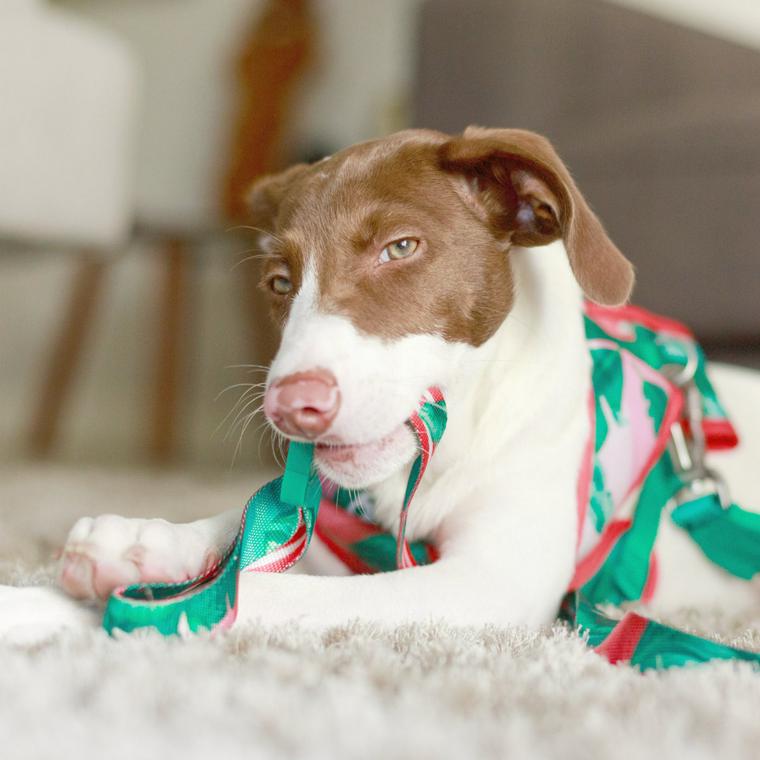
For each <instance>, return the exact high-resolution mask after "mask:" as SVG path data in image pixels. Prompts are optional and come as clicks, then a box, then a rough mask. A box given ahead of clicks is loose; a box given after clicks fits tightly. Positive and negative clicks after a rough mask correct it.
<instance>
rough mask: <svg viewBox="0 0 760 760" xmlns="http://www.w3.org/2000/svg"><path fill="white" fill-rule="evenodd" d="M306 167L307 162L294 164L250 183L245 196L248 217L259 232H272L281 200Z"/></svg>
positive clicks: (307, 167)
mask: <svg viewBox="0 0 760 760" xmlns="http://www.w3.org/2000/svg"><path fill="white" fill-rule="evenodd" d="M308 169H309V165H308V164H296V165H295V166H291V167H290V168H289V169H286V170H285V171H283V172H280V173H279V174H268V175H266V176H264V177H260V178H259V179H257V180H256V181H255V182H254V183H253V185H251V188H250V189H249V190H248V193H247V197H246V202H247V205H248V210H249V218H250V220H251V222H252V223H253V224H254V225H255V226H256V227H257V228H258V229H259V231H260V232H274V230H275V228H276V226H277V217H278V215H279V213H280V207H281V205H282V202H283V200H284V199H285V198H286V197H287V195H288V192H289V191H290V190H291V189H292V188H293V186H294V185H295V184H296V183H297V182H298V180H299V179H301V177H302V176H303V174H304V173H305V172H306V171H307V170H308Z"/></svg>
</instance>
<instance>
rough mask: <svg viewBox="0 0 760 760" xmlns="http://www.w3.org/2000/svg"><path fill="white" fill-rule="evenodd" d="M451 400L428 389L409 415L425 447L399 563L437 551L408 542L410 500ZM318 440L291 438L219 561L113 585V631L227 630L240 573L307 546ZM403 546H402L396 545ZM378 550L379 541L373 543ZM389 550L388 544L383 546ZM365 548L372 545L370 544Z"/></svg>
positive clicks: (402, 528)
mask: <svg viewBox="0 0 760 760" xmlns="http://www.w3.org/2000/svg"><path fill="white" fill-rule="evenodd" d="M446 419H447V415H446V403H445V401H444V399H443V394H442V393H441V392H440V390H438V389H437V388H431V389H429V390H428V391H427V392H426V393H425V394H424V395H423V397H422V399H421V400H420V406H419V408H418V409H417V411H416V412H415V413H414V414H412V416H411V417H410V418H409V420H408V425H409V427H410V428H411V430H412V432H413V433H414V435H415V437H416V439H417V442H418V447H419V454H418V455H417V457H416V458H415V460H414V462H413V464H412V469H411V472H410V474H409V480H408V483H407V487H406V492H405V495H404V501H403V504H402V508H401V515H400V519H399V528H398V535H397V538H396V539H395V540H394V539H393V538H392V537H390V536H389V538H390V539H391V542H392V544H393V550H394V552H395V557H396V565H397V566H398V567H399V568H403V567H412V566H414V565H418V564H426V563H427V562H428V561H431V560H433V559H435V558H436V557H437V555H436V553H435V552H434V551H431V550H430V549H429V548H428V547H427V546H425V545H424V544H423V543H422V542H415V543H414V544H411V545H410V544H409V542H407V540H406V518H407V514H408V511H409V505H410V504H411V502H412V499H413V498H414V494H415V493H416V491H417V488H418V486H419V484H420V482H421V481H422V477H423V475H424V474H425V469H426V468H427V466H428V464H429V462H430V459H431V457H432V456H433V453H434V451H435V447H436V446H437V444H438V442H439V441H440V440H441V437H442V436H443V432H444V430H445V428H446ZM313 457H314V446H313V444H306V443H297V442H291V443H290V445H289V447H288V456H287V460H286V464H285V473H284V474H283V476H282V477H279V478H276V479H275V480H273V481H271V482H270V483H267V484H266V485H265V486H263V487H262V488H261V489H259V490H258V491H257V492H256V493H255V494H254V495H253V496H252V497H251V498H250V499H249V500H248V503H247V504H246V506H245V508H244V510H243V516H242V518H241V521H240V529H239V530H238V533H237V536H236V538H235V540H234V541H233V543H232V545H231V546H230V547H229V548H228V549H227V551H226V552H225V553H224V555H223V556H222V558H221V560H220V561H219V562H218V563H217V564H216V565H214V566H213V567H212V568H210V569H209V570H208V571H206V572H205V573H203V574H202V575H199V576H198V577H196V578H193V579H191V580H188V581H185V582H183V583H150V584H145V583H140V584H135V585H131V586H127V587H125V588H120V589H117V590H116V591H114V593H113V594H112V595H111V597H110V598H109V600H108V603H107V604H106V609H105V614H104V617H103V627H104V628H105V629H106V631H108V633H113V632H114V631H116V630H120V631H125V632H131V631H135V630H137V629H140V628H153V629H155V630H157V631H159V632H160V633H162V634H164V635H167V636H168V635H172V634H179V635H180V636H187V635H190V634H193V633H198V632H200V631H203V630H206V631H215V630H219V629H222V630H224V629H227V628H229V627H230V626H231V625H232V624H233V623H234V622H235V617H236V615H237V604H238V584H239V580H240V575H241V573H248V572H259V573H263V572H267V573H282V572H284V571H285V570H287V569H288V568H290V567H292V566H293V565H294V564H295V563H296V562H297V561H298V560H299V559H300V558H301V557H302V556H303V555H304V553H305V552H306V550H307V548H308V546H309V542H310V541H311V536H312V534H313V532H314V527H315V524H316V522H317V513H318V511H319V508H320V502H321V501H322V484H321V482H320V480H319V477H318V476H317V474H316V471H315V469H314V466H313ZM396 547H398V548H396ZM373 548H374V550H375V554H378V551H377V550H378V547H376V546H375V547H373ZM379 548H380V549H381V552H380V554H382V549H385V550H386V551H387V548H388V546H387V542H386V546H385V547H382V546H381V547H379ZM365 551H366V546H365Z"/></svg>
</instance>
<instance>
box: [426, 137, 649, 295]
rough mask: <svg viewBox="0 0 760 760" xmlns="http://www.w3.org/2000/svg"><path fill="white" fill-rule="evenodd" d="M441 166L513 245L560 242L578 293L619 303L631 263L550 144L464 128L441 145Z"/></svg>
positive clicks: (628, 288)
mask: <svg viewBox="0 0 760 760" xmlns="http://www.w3.org/2000/svg"><path fill="white" fill-rule="evenodd" d="M440 158H441V166H442V167H443V168H444V169H445V170H446V171H449V172H455V173H458V174H459V175H461V176H462V177H464V179H465V180H466V182H465V183H464V185H463V187H464V188H465V190H464V191H465V193H466V194H467V196H468V199H469V202H470V203H471V204H472V206H473V208H474V210H475V211H476V212H477V213H479V214H480V215H481V216H482V217H483V219H484V220H485V221H486V222H487V223H488V224H490V225H492V226H493V227H494V228H495V230H496V231H497V233H498V234H502V235H508V236H509V239H510V240H511V242H512V243H513V244H514V245H519V246H538V245H545V244H547V243H549V242H551V241H552V240H556V239H558V238H560V237H561V238H562V239H563V240H564V243H565V247H566V248H567V253H568V256H569V258H570V265H571V267H572V269H573V272H574V274H575V277H576V279H577V280H578V282H579V284H580V286H581V288H582V289H583V292H584V293H585V294H586V295H587V296H588V297H589V298H590V299H591V300H592V301H596V302H597V303H600V304H606V305H618V304H622V303H624V302H625V301H626V300H627V299H628V296H629V295H630V293H631V290H632V288H633V280H634V273H633V267H632V265H631V263H630V262H629V261H628V260H627V259H626V258H625V256H623V254H622V253H621V252H620V251H619V250H618V249H617V247H616V246H615V244H614V243H613V242H612V241H611V240H610V239H609V237H608V236H607V233H606V232H605V231H604V227H603V226H602V224H601V222H600V221H599V219H597V217H596V215H595V214H594V212H593V211H591V209H590V208H589V206H588V204H587V203H586V201H585V199H584V198H583V196H582V195H581V193H580V191H579V190H578V188H577V187H576V185H575V182H573V178H572V177H571V176H570V172H569V171H568V170H567V167H566V166H565V165H564V164H563V163H562V160H561V159H560V157H559V156H558V155H557V153H556V151H555V150H554V148H553V147H552V145H551V143H550V142H549V141H548V140H546V139H545V138H544V137H541V136H540V135H537V134H535V133H534V132H527V131H524V130H520V129H484V128H482V127H468V128H467V129H466V130H465V131H464V134H463V135H462V136H460V137H454V138H452V139H451V140H449V141H448V142H446V143H444V144H443V145H442V146H441V155H440Z"/></svg>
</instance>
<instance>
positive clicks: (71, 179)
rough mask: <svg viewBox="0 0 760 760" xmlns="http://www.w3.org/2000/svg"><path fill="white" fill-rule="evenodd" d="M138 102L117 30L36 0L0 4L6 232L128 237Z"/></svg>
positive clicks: (81, 240)
mask: <svg viewBox="0 0 760 760" xmlns="http://www.w3.org/2000/svg"><path fill="white" fill-rule="evenodd" d="M135 96H136V69H135V64H134V62H133V59H132V57H131V55H130V53H129V52H128V50H127V48H126V47H125V46H124V45H123V44H122V43H121V42H120V41H119V40H118V39H117V38H116V37H115V36H114V35H113V34H111V33H106V32H103V31H101V30H100V29H98V28H97V27H95V26H94V25H93V24H92V23H91V22H83V21H81V20H80V19H79V18H78V17H77V16H75V15H73V14H70V13H66V12H62V11H58V10H53V9H51V8H49V7H48V6H47V5H45V4H44V3H40V2H38V1H37V0H11V1H10V2H9V0H3V2H2V3H0V103H1V104H2V107H0V167H2V170H1V171H0V236H2V237H13V238H21V239H31V240H34V241H41V240H51V241H55V242H64V243H68V244H71V245H87V246H93V247H104V248H105V247H112V246H115V245H118V244H119V243H120V242H122V241H123V240H124V239H125V236H126V234H127V232H128V230H129V228H130V225H131V222H132V218H133V203H132V191H131V182H130V168H131V165H132V161H133V158H132V155H131V149H130V147H131V142H132V131H133V130H132V125H133V116H134V107H135V101H136V97H135Z"/></svg>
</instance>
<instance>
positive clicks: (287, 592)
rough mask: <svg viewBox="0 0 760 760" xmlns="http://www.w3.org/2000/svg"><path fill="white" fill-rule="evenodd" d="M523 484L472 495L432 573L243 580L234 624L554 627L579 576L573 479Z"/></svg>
mask: <svg viewBox="0 0 760 760" xmlns="http://www.w3.org/2000/svg"><path fill="white" fill-rule="evenodd" d="M526 476H527V477H526V478H525V479H524V480H523V483H522V484H521V487H520V489H519V491H518V490H517V489H515V488H513V487H510V485H509V484H508V483H503V487H502V488H500V489H496V490H491V489H489V493H490V496H489V497H487V498H489V499H490V503H485V502H484V500H483V497H482V496H480V497H479V496H478V495H473V503H472V504H471V505H467V508H466V509H463V510H461V511H459V512H458V514H457V518H456V524H455V523H454V522H453V521H452V522H450V523H449V524H448V525H446V526H445V527H444V536H443V537H442V542H441V549H442V558H441V559H440V560H439V561H438V562H436V563H434V564H432V565H428V566H425V567H416V568H410V569H405V570H399V571H396V572H390V573H382V574H378V575H354V576H349V577H325V576H312V575H292V574H285V575H276V574H257V573H248V574H244V575H243V576H241V579H240V586H239V592H240V597H239V609H238V620H239V621H241V622H246V621H253V620H260V621H262V622H264V623H267V624H270V623H279V622H283V621H287V620H295V621H298V622H299V623H301V624H303V625H306V626H309V627H315V628H323V627H326V626H330V625H337V624H342V623H346V622H349V621H351V620H354V619H361V620H362V621H372V622H376V623H379V624H382V625H390V626H392V625H399V624H404V623H410V622H424V621H428V620H432V619H435V620H445V621H446V622H447V623H451V624H455V625H478V624H484V623H492V624H496V625H514V624H520V625H523V624H524V625H535V624H544V623H548V622H550V621H551V620H553V619H554V618H555V616H556V614H557V610H558V607H559V603H560V601H561V598H562V595H563V594H564V592H565V590H566V588H567V586H568V584H569V582H570V579H571V577H572V574H573V569H574V560H575V557H574V555H575V526H576V523H577V509H576V506H575V499H574V488H575V473H574V472H573V473H572V477H570V478H569V479H567V478H565V479H564V482H563V481H562V480H561V479H560V480H558V481H557V482H556V483H548V484H547V483H543V484H539V483H537V482H536V481H535V475H534V476H533V477H530V474H528V473H526ZM531 485H532V486H533V487H534V488H532V489H531V487H530V486H531ZM478 502H479V504H478Z"/></svg>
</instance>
